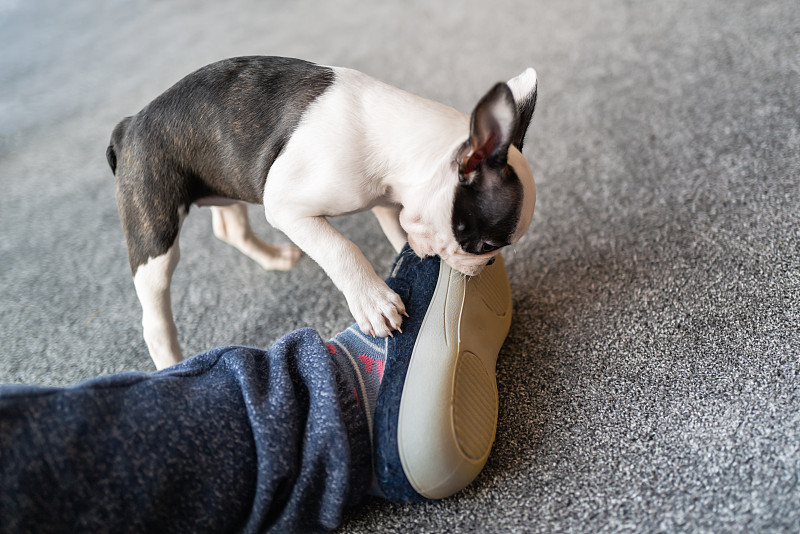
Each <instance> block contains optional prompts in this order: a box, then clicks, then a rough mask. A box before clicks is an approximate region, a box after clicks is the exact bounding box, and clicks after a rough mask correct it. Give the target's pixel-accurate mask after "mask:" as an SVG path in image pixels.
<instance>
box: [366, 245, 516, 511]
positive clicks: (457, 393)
mask: <svg viewBox="0 0 800 534" xmlns="http://www.w3.org/2000/svg"><path fill="white" fill-rule="evenodd" d="M387 284H388V285H389V287H391V288H392V289H394V290H395V291H396V292H397V293H398V294H399V295H400V296H401V297H402V298H403V301H404V302H405V303H406V311H407V312H408V315H409V317H408V318H407V319H406V320H405V322H404V324H403V333H401V334H395V336H394V338H390V339H389V341H388V347H387V348H388V357H387V361H386V364H385V368H384V374H383V380H382V381H381V384H380V389H379V391H378V397H377V402H376V407H375V413H374V421H373V444H374V451H375V454H374V455H373V458H374V466H373V474H374V477H375V480H374V482H375V484H376V486H377V489H378V490H379V491H380V493H381V494H382V495H383V496H384V497H386V498H387V499H389V500H392V501H399V502H411V501H419V500H424V499H442V498H445V497H448V496H450V495H452V494H454V493H456V492H457V491H459V490H461V489H463V488H464V487H466V486H467V485H468V484H469V483H471V482H472V481H473V480H474V479H475V478H476V477H477V476H478V474H479V473H480V471H481V469H482V468H483V466H484V465H485V464H486V460H487V459H488V457H489V452H490V450H491V448H492V443H493V442H494V437H495V431H496V428H497V407H498V396H497V383H496V378H495V363H496V361H497V356H498V353H499V351H500V348H501V346H502V345H503V342H504V341H505V338H506V335H507V334H508V329H509V326H510V324H511V289H510V286H509V283H508V276H507V274H506V269H505V264H504V262H503V258H502V256H500V255H498V256H497V259H496V261H495V262H494V263H493V264H492V265H489V266H487V267H486V268H484V269H483V271H482V272H481V273H480V274H479V275H477V276H475V277H466V276H464V275H463V274H461V273H459V272H458V271H455V270H453V269H452V268H451V267H450V266H448V265H447V264H446V263H444V262H442V261H440V260H439V258H438V257H429V258H422V259H420V258H418V257H417V256H416V255H414V253H413V252H412V251H411V249H410V248H409V247H408V245H406V247H405V248H404V249H403V251H402V252H401V253H400V255H399V256H398V259H397V260H396V262H395V265H394V268H393V270H392V275H391V276H390V277H389V278H388V279H387Z"/></svg>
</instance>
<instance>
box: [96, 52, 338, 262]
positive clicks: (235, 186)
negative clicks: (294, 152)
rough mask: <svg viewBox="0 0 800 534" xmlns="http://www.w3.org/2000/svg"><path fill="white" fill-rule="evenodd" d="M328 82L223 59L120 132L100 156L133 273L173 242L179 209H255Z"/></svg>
mask: <svg viewBox="0 0 800 534" xmlns="http://www.w3.org/2000/svg"><path fill="white" fill-rule="evenodd" d="M334 80H335V74H334V72H333V70H332V69H330V68H328V67H322V66H319V65H314V64H313V63H309V62H306V61H302V60H297V59H290V58H278V57H256V56H254V57H240V58H233V59H226V60H223V61H220V62H217V63H213V64H211V65H208V66H206V67H203V68H201V69H199V70H197V71H195V72H193V73H192V74H189V75H188V76H186V77H185V78H183V79H182V80H180V81H179V82H178V83H176V84H175V85H174V86H172V87H171V88H169V89H168V90H167V91H165V92H164V93H163V94H162V95H161V96H159V97H158V98H156V99H155V100H153V102H151V103H150V104H148V105H147V106H146V107H145V108H144V109H142V111H140V112H139V113H138V114H137V115H135V116H133V117H130V118H128V119H125V120H123V121H122V122H121V123H120V124H119V125H117V127H116V128H115V130H114V133H113V134H112V138H111V143H110V146H109V148H108V150H107V151H106V157H107V158H108V162H109V165H110V166H111V168H112V171H114V172H115V174H116V177H117V178H116V185H117V203H118V207H119V210H120V218H121V220H122V225H123V229H124V231H125V236H126V239H127V241H128V255H129V259H130V263H131V270H132V271H133V272H134V274H135V272H136V269H137V267H138V266H139V265H142V264H143V263H145V262H146V261H147V259H148V258H150V257H158V256H160V255H162V254H164V253H166V251H167V250H169V248H170V247H171V246H172V244H173V243H174V242H175V239H176V238H177V235H178V231H179V216H178V212H179V209H181V208H183V209H185V210H187V211H188V209H189V206H190V205H191V204H192V203H193V202H195V201H197V200H198V199H200V198H203V197H207V196H218V197H224V198H229V199H233V200H243V201H245V202H250V203H261V202H262V201H263V194H264V185H265V183H266V178H267V173H268V172H269V169H270V167H271V166H272V164H273V163H274V161H275V160H276V159H277V157H278V156H279V155H280V153H281V151H282V150H283V148H284V146H285V145H286V143H287V142H288V140H289V138H290V137H291V136H292V134H293V132H294V130H295V129H296V128H297V125H298V124H299V122H300V120H301V118H302V116H303V113H304V112H305V111H306V109H307V108H308V106H309V104H311V103H312V102H313V101H314V100H315V99H317V98H318V97H319V96H320V95H322V94H323V93H324V92H325V90H326V89H327V88H328V87H330V86H331V85H332V84H333V83H334Z"/></svg>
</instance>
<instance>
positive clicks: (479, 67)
mask: <svg viewBox="0 0 800 534" xmlns="http://www.w3.org/2000/svg"><path fill="white" fill-rule="evenodd" d="M0 50H2V53H0V186H1V187H2V195H0V346H2V347H3V351H2V353H1V354H0V381H2V382H27V383H38V384H48V385H59V384H72V383H75V382H77V381H79V380H81V379H85V378H89V377H93V376H97V375H102V374H107V373H113V372H119V371H129V370H151V369H152V364H151V362H150V359H149V357H148V355H147V352H146V348H145V345H144V342H143V341H142V338H141V331H140V330H141V327H140V316H139V305H138V302H137V300H136V296H135V294H134V289H133V284H132V281H131V278H130V274H129V270H128V265H127V259H126V251H125V246H124V240H123V236H122V231H121V228H120V224H119V220H118V216H117V210H116V205H115V201H114V186H113V178H112V175H111V171H110V170H109V169H108V166H107V164H106V161H105V157H104V152H105V148H106V146H107V143H108V138H109V135H110V133H111V130H112V128H113V127H114V125H115V124H116V123H117V121H119V120H120V119H121V118H122V117H123V116H125V115H131V114H133V113H135V112H137V111H138V110H139V109H141V107H143V106H144V105H145V104H146V103H147V102H149V101H150V100H151V99H152V98H154V97H155V96H156V95H158V94H159V93H161V92H162V91H163V90H165V89H166V88H167V87H169V86H170V85H172V84H173V83H174V82H175V81H177V80H178V79H179V78H181V77H182V76H184V75H185V74H187V73H189V72H190V71H192V70H194V69H195V68H197V67H200V66H202V65H204V64H206V63H210V62H212V61H215V60H218V59H221V58H224V57H229V56H237V55H250V54H264V55H286V56H293V57H301V58H304V59H309V60H312V61H315V62H318V63H323V64H331V65H339V66H347V67H352V68H356V69H359V70H362V71H364V72H366V73H368V74H371V75H373V76H375V77H377V78H380V79H382V80H385V81H387V82H389V83H391V84H393V85H397V86H399V87H401V88H404V89H407V90H409V91H412V92H414V93H417V94H420V95H422V96H426V97H429V98H433V99H435V100H439V101H442V102H444V103H446V104H449V105H452V106H453V107H456V108H458V109H461V110H464V111H470V110H471V109H472V106H474V104H475V103H476V102H477V100H478V99H479V98H480V97H481V96H482V95H483V93H484V92H485V91H486V90H488V89H489V88H490V87H491V86H492V84H493V83H494V82H496V81H498V80H507V79H509V78H511V77H513V76H515V75H516V74H518V73H519V72H521V71H522V70H523V69H524V68H526V67H528V66H533V67H534V68H536V69H537V71H538V73H539V100H538V107H537V110H536V114H535V116H534V119H533V123H532V126H531V130H530V132H529V135H528V138H527V142H526V146H525V154H526V156H527V157H528V159H529V160H530V161H531V162H532V166H533V168H534V175H535V178H536V181H537V185H538V202H537V206H536V214H535V217H534V221H533V225H532V227H531V229H530V231H529V232H528V233H527V235H526V236H525V237H524V238H523V239H522V240H521V241H520V242H519V243H518V244H517V245H516V246H515V247H514V248H513V250H510V251H508V252H507V253H506V255H505V256H506V262H507V266H508V270H509V277H510V280H511V286H512V291H513V295H514V309H515V318H514V322H513V324H512V327H511V332H510V334H509V337H508V340H507V342H506V344H505V346H504V348H503V350H502V353H501V355H500V359H499V361H498V388H499V392H500V419H499V424H498V431H497V441H496V443H495V446H494V450H493V453H492V456H491V457H490V459H489V462H488V464H487V466H486V468H485V470H484V471H483V473H482V474H481V476H480V477H479V478H478V479H477V480H476V482H475V483H474V484H473V485H471V486H470V487H469V488H467V489H466V490H465V491H463V492H462V493H460V494H458V495H457V496H454V497H452V498H450V499H446V500H444V501H440V502H432V503H424V504H413V505H403V506H395V505H387V504H385V503H382V502H380V501H379V500H377V499H369V500H368V501H367V502H366V503H365V504H364V505H363V506H361V507H359V508H357V509H355V510H352V511H351V512H349V513H348V515H347V521H346V522H345V524H344V525H343V526H342V528H341V531H342V532H403V533H404V532H467V531H479V532H542V533H549V532H715V533H717V532H798V531H800V485H798V477H800V333H799V332H798V330H799V329H800V11H799V10H798V6H797V2H796V1H794V0H767V1H764V2H751V1H744V0H729V1H704V0H701V1H687V0H671V1H669V0H654V1H651V2H630V1H625V0H599V1H589V0H565V1H563V2H544V1H539V0H535V1H525V2H523V1H516V2H515V1H506V0H501V1H497V2H478V1H465V2H428V1H422V0H419V1H410V2H403V3H400V2H397V3H389V2H383V3H380V4H378V3H373V4H366V3H364V4H362V3H358V2H355V1H343V2H319V3H312V2H307V1H297V2H279V1H268V2H261V1H255V0H251V1H246V0H228V1H225V2H195V1H190V0H176V1H174V2H152V1H144V0H130V1H124V2H123V1H120V0H118V1H111V2H100V1H95V2H77V1H76V2H60V1H57V0H40V1H37V2H26V1H24V0H0ZM251 219H252V221H253V224H254V226H255V227H256V229H257V231H258V232H259V233H260V235H262V236H263V237H264V238H265V239H267V240H272V241H285V239H286V238H285V237H284V236H282V235H281V234H280V233H278V232H276V231H275V230H273V229H271V228H269V227H268V225H267V224H266V222H265V221H264V218H263V215H262V214H261V213H260V210H259V209H258V208H257V207H253V208H252V210H251ZM210 220H211V215H210V213H209V211H208V210H207V209H196V210H193V212H192V213H191V215H190V217H189V218H188V219H187V221H186V223H185V225H184V230H183V233H182V236H181V245H182V260H181V263H180V265H179V266H178V270H177V273H176V275H175V279H174V285H173V293H172V294H173V300H174V310H175V315H176V320H177V323H178V329H179V334H180V341H181V343H182V345H183V348H184V352H185V353H186V354H193V353H196V352H199V351H202V350H205V349H208V348H211V347H214V346H219V345H223V344H227V343H238V344H248V345H260V346H267V345H269V344H270V343H271V342H272V341H273V340H275V339H276V338H277V337H279V336H280V335H282V334H284V333H286V332H288V331H290V330H292V329H295V328H297V327H301V326H312V327H314V328H317V329H319V330H320V331H321V333H322V335H323V336H331V335H333V334H335V333H336V332H338V331H340V330H341V329H343V328H345V327H346V326H347V325H349V324H350V323H351V322H352V319H351V318H350V315H349V312H348V310H347V308H346V305H345V302H344V298H343V297H342V296H341V295H340V294H339V293H338V292H337V291H336V289H335V288H334V287H333V284H332V283H331V282H330V281H329V280H328V279H327V278H326V276H325V275H324V273H323V272H322V271H321V269H320V268H319V267H318V266H317V265H316V264H314V263H313V262H312V261H311V260H309V259H308V258H304V259H302V260H301V261H300V263H299V264H298V266H297V267H296V268H295V269H294V270H292V271H290V272H287V273H268V272H264V271H262V270H260V268H259V267H258V266H257V265H256V264H255V263H253V262H252V261H250V260H248V259H247V258H245V257H244V256H242V255H241V254H239V253H238V252H236V251H235V250H233V249H232V248H230V247H228V246H227V245H225V244H223V243H221V242H219V241H217V240H216V239H214V238H213V236H212V233H211V224H210ZM336 225H337V226H338V227H339V228H340V229H341V230H342V231H343V232H344V233H345V234H346V235H347V236H348V237H350V238H351V239H352V240H353V241H354V242H355V243H356V244H357V245H359V246H360V247H361V248H362V250H364V252H365V254H366V255H367V257H368V258H369V259H370V261H372V262H373V264H374V265H375V266H376V269H377V271H378V273H379V275H381V276H386V275H387V274H388V272H387V271H388V268H389V266H390V265H391V262H392V259H393V257H394V254H393V252H392V249H391V247H390V245H389V243H388V241H387V240H386V239H385V238H384V237H383V235H382V234H381V232H380V230H379V227H378V224H377V222H376V221H375V220H374V219H373V218H372V216H371V215H370V214H362V215H356V216H352V217H348V218H343V219H339V220H337V221H336Z"/></svg>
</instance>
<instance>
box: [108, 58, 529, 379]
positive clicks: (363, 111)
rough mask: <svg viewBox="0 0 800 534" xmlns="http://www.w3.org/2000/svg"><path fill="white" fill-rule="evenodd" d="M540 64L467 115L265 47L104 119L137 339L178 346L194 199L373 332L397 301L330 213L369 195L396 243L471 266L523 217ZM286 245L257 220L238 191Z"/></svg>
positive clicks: (492, 252)
mask: <svg viewBox="0 0 800 534" xmlns="http://www.w3.org/2000/svg"><path fill="white" fill-rule="evenodd" d="M536 86H537V85H536V73H535V72H534V71H533V69H528V70H526V71H525V72H523V73H522V74H521V75H519V76H518V77H516V78H514V79H512V80H510V81H509V82H508V83H507V84H506V83H498V84H497V85H495V86H494V87H493V88H492V89H491V90H490V91H489V92H488V93H487V94H486V96H484V97H483V99H481V101H480V102H479V103H478V105H477V106H476V108H475V110H474V111H473V113H472V115H471V116H469V115H466V114H463V113H461V112H459V111H456V110H454V109H452V108H449V107H447V106H444V105H442V104H438V103H435V102H431V101H429V100H426V99H423V98H420V97H417V96H414V95H412V94H409V93H407V92H404V91H401V90H399V89H397V88H394V87H391V86H389V85H386V84H384V83H382V82H379V81H377V80H375V79H373V78H371V77H369V76H367V75H365V74H362V73H360V72H357V71H353V70H349V69H344V68H337V67H323V66H319V65H314V64H312V63H308V62H305V61H301V60H296V59H287V58H277V57H245V58H234V59H228V60H224V61H220V62H218V63H214V64H211V65H208V66H206V67H204V68H201V69H199V70H198V71H196V72H194V73H192V74H190V75H189V76H187V77H186V78H184V79H182V80H181V81H179V82H178V83H177V84H175V85H174V86H173V87H171V88H170V89H168V90H167V91H166V92H165V93H163V94H162V95H161V96H159V97H158V98H156V99H155V100H154V101H153V102H151V103H150V104H149V105H147V106H146V107H145V108H144V109H143V110H142V111H140V112H139V113H138V114H136V115H134V116H133V117H127V118H125V119H124V120H122V122H120V123H119V124H118V125H117V127H116V128H115V129H114V132H113V133H112V136H111V143H110V146H109V147H108V150H107V152H106V156H107V159H108V162H109V164H110V166H111V169H112V170H113V171H114V174H115V175H116V194H117V204H118V207H119V212H120V219H121V221H122V227H123V231H124V233H125V238H126V242H127V245H128V256H129V260H130V266H131V272H132V273H133V278H134V285H135V287H136V292H137V295H138V297H139V300H140V302H141V304H142V311H143V320H142V322H143V327H144V338H145V341H146V342H147V346H148V348H149V350H150V355H151V356H152V358H153V360H154V362H155V364H156V367H158V368H164V367H167V366H169V365H172V364H174V363H176V362H178V361H180V360H181V359H182V355H181V349H180V346H179V344H178V341H177V330H176V327H175V323H174V320H173V317H172V309H171V303H170V281H171V278H172V273H173V271H174V269H175V266H176V264H177V263H178V258H179V249H178V236H179V233H180V228H181V224H182V222H183V220H184V218H185V217H186V215H187V214H188V212H189V208H190V206H191V205H192V204H196V205H211V206H212V213H213V216H212V219H213V227H214V233H215V235H217V236H218V237H220V238H221V239H223V240H225V241H227V242H229V243H231V244H233V245H234V246H236V247H237V248H239V249H240V250H241V251H243V252H244V253H245V254H247V255H248V256H250V257H251V258H253V259H254V260H256V261H257V262H258V263H259V264H261V265H262V266H263V267H264V268H266V269H288V268H290V267H291V266H292V265H294V263H295V262H296V261H297V260H298V258H299V256H300V249H302V250H303V251H304V252H306V253H307V254H308V255H309V256H310V257H311V258H313V259H314V260H315V261H316V262H317V263H319V265H321V266H322V268H323V269H324V270H325V271H326V273H327V274H328V275H329V276H330V278H331V279H332V280H333V282H334V283H335V284H336V286H337V287H338V288H339V289H340V290H341V291H342V293H344V295H345V298H346V299H347V302H348V305H349V307H350V310H351V312H352V314H353V316H354V317H355V319H356V321H357V322H358V325H359V327H360V328H361V329H362V330H363V331H365V332H367V333H371V334H373V335H376V336H381V337H385V336H387V335H390V333H391V332H392V331H393V330H395V329H398V328H400V326H401V323H402V317H401V316H402V315H403V314H405V310H404V306H403V303H402V301H401V300H400V298H399V297H398V295H396V294H395V293H394V292H393V291H392V290H390V289H389V287H388V286H386V284H385V283H384V282H383V280H381V279H380V278H379V277H378V276H377V274H375V271H374V269H373V268H372V266H371V265H370V264H369V262H368V261H367V260H366V258H365V257H364V255H363V254H362V253H361V251H360V250H359V249H358V248H357V247H356V246H355V245H354V244H353V243H352V242H351V241H349V240H348V239H346V238H345V237H344V236H343V235H341V234H340V233H339V232H338V231H337V230H336V229H334V227H333V226H332V225H331V224H330V223H329V222H328V220H327V217H332V216H337V215H344V214H348V213H353V212H358V211H364V210H367V209H372V210H373V212H374V213H375V215H376V216H377V218H378V221H379V223H380V225H381V228H382V229H383V231H384V232H385V234H386V235H387V237H388V238H389V240H390V242H391V243H392V245H393V246H394V247H395V249H397V250H398V251H399V250H400V248H401V247H402V246H403V244H404V243H405V242H406V241H409V243H410V244H411V246H412V248H413V249H414V251H415V252H416V253H417V254H419V255H421V256H425V255H431V254H436V255H439V256H441V257H442V259H443V260H444V261H446V262H447V263H448V264H450V265H451V266H452V267H453V268H455V269H457V270H459V271H461V272H462V273H464V274H466V275H475V274H477V273H478V272H479V271H480V269H481V268H482V267H483V266H484V265H486V264H487V263H488V262H490V261H491V260H492V259H493V258H494V256H496V255H497V254H498V251H499V250H500V249H501V248H502V247H504V246H506V245H509V244H511V243H514V242H515V241H516V240H518V239H519V238H520V237H521V236H522V235H523V234H524V233H525V231H526V230H527V228H528V226H529V224H530V222H531V219H532V216H533V207H534V203H535V199H536V188H535V185H534V182H533V175H532V173H531V170H530V167H529V165H528V163H527V161H526V160H525V158H524V157H523V156H522V153H521V152H520V150H521V149H522V143H523V140H524V137H525V132H526V131H527V129H528V124H529V123H530V120H531V116H532V114H533V110H534V106H535V103H536ZM245 203H252V204H259V203H260V204H263V206H264V212H265V214H266V218H267V220H268V221H269V222H270V224H272V225H273V226H274V227H276V228H278V229H279V230H281V231H283V232H284V233H285V234H286V235H287V236H288V237H289V238H290V239H291V240H292V241H293V242H294V243H295V244H296V245H297V247H299V248H297V247H293V246H283V247H275V246H272V245H269V244H267V243H264V242H263V241H261V240H259V239H258V238H257V237H255V236H254V235H253V232H252V230H251V229H250V225H249V223H248V220H247V211H246V204H245Z"/></svg>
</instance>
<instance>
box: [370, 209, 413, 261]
mask: <svg viewBox="0 0 800 534" xmlns="http://www.w3.org/2000/svg"><path fill="white" fill-rule="evenodd" d="M400 209H401V208H400V206H375V207H374V208H372V213H374V214H375V217H376V218H377V219H378V223H379V224H380V225H381V229H382V230H383V233H384V234H386V237H387V238H389V242H390V243H391V244H392V246H393V247H394V250H395V251H396V252H397V253H398V254H399V253H400V251H401V250H403V246H404V245H405V244H406V241H408V235H407V234H406V231H405V230H403V227H402V226H400Z"/></svg>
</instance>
